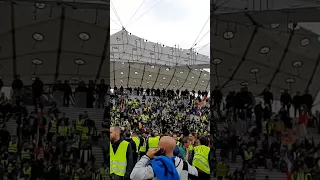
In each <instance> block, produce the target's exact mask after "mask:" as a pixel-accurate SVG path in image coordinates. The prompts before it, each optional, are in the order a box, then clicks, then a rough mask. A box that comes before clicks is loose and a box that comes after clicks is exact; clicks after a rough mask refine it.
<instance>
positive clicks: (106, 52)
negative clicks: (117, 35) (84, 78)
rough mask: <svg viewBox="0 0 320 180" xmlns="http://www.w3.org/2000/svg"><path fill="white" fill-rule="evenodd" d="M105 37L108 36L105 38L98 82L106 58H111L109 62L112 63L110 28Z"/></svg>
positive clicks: (97, 76) (97, 77)
mask: <svg viewBox="0 0 320 180" xmlns="http://www.w3.org/2000/svg"><path fill="white" fill-rule="evenodd" d="M105 37H106V38H105V40H104V44H103V50H102V54H101V59H100V63H99V67H98V71H97V74H96V78H95V82H97V80H98V79H99V78H100V75H101V70H102V67H103V65H104V63H105V61H106V59H108V60H109V61H108V64H110V63H109V62H110V29H109V28H107V30H106V34H105ZM106 69H107V71H109V69H110V68H106ZM108 74H109V73H108Z"/></svg>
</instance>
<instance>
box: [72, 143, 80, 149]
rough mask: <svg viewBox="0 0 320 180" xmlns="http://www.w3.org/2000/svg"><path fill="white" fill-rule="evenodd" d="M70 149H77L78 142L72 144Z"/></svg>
mask: <svg viewBox="0 0 320 180" xmlns="http://www.w3.org/2000/svg"><path fill="white" fill-rule="evenodd" d="M71 147H72V148H77V149H79V142H74V143H72V145H71Z"/></svg>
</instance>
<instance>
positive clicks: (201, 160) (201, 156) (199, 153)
mask: <svg viewBox="0 0 320 180" xmlns="http://www.w3.org/2000/svg"><path fill="white" fill-rule="evenodd" d="M193 150H194V157H193V160H192V166H195V167H197V168H198V169H200V170H202V171H203V172H205V173H207V174H210V166H209V161H208V157H209V153H210V148H209V147H207V146H204V145H200V146H196V147H194V148H193Z"/></svg>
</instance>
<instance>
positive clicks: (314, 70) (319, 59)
mask: <svg viewBox="0 0 320 180" xmlns="http://www.w3.org/2000/svg"><path fill="white" fill-rule="evenodd" d="M319 63H320V53H319V55H318V59H317V62H316V65H315V66H314V68H313V70H312V74H311V76H310V79H309V81H308V84H307V87H306V89H305V90H308V89H309V87H310V85H311V83H312V81H313V78H314V75H315V74H316V72H317V69H318V66H319ZM317 93H318V92H317Z"/></svg>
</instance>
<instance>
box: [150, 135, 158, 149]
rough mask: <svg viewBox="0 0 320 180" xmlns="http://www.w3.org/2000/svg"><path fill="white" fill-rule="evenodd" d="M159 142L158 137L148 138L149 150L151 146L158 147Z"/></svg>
mask: <svg viewBox="0 0 320 180" xmlns="http://www.w3.org/2000/svg"><path fill="white" fill-rule="evenodd" d="M158 144H159V139H158V138H156V137H150V138H149V140H148V146H149V148H148V151H149V149H150V148H158Z"/></svg>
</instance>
